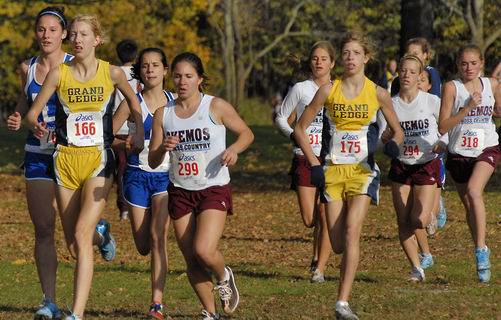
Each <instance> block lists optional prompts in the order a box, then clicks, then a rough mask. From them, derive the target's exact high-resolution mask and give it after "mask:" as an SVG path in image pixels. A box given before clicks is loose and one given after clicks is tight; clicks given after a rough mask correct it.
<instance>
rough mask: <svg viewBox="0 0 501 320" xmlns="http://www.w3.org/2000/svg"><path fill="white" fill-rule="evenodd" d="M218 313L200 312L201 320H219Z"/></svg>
mask: <svg viewBox="0 0 501 320" xmlns="http://www.w3.org/2000/svg"><path fill="white" fill-rule="evenodd" d="M220 318H221V317H220V316H219V313H210V312H209V311H207V310H202V320H219V319H220Z"/></svg>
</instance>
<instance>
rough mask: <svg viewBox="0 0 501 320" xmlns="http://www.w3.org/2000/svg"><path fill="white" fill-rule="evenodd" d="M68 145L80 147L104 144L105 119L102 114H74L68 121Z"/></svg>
mask: <svg viewBox="0 0 501 320" xmlns="http://www.w3.org/2000/svg"><path fill="white" fill-rule="evenodd" d="M66 132H67V135H68V143H69V144H72V145H74V146H78V147H90V146H98V145H102V144H103V143H104V139H103V117H102V115H101V113H100V112H78V113H72V114H70V115H69V116H68V118H67V119H66Z"/></svg>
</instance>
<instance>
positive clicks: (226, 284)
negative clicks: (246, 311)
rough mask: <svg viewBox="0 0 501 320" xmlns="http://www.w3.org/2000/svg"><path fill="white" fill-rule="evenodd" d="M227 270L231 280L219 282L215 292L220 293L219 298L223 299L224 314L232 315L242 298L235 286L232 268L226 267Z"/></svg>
mask: <svg viewBox="0 0 501 320" xmlns="http://www.w3.org/2000/svg"><path fill="white" fill-rule="evenodd" d="M225 269H226V271H227V272H228V273H229V275H230V278H229V279H228V280H225V281H222V282H219V283H218V284H217V286H216V287H215V288H214V290H218V291H219V297H220V298H221V304H222V305H223V310H224V312H226V313H232V312H233V311H235V309H236V308H237V306H238V302H240V296H239V294H238V290H237V286H236V284H235V277H234V276H233V271H231V269H230V267H225Z"/></svg>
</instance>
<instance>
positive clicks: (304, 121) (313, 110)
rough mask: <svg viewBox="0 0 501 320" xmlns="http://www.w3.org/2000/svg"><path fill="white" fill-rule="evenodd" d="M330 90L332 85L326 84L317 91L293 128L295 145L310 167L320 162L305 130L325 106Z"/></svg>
mask: <svg viewBox="0 0 501 320" xmlns="http://www.w3.org/2000/svg"><path fill="white" fill-rule="evenodd" d="M331 88H332V84H330V83H328V84H325V85H323V86H321V87H320V88H319V89H318V91H317V93H316V94H315V96H314V97H313V100H311V102H310V104H309V105H308V106H307V107H306V108H305V109H304V112H303V114H302V115H301V118H299V120H298V122H297V123H296V126H295V127H294V137H295V140H296V143H297V144H298V145H299V147H301V150H303V153H304V155H305V157H306V159H308V162H309V163H310V165H311V166H318V165H320V162H319V161H318V159H317V157H316V156H315V154H314V153H313V150H312V149H311V145H310V143H309V141H308V136H307V135H306V129H308V127H309V126H310V124H311V122H312V121H313V119H315V117H316V115H317V114H318V112H319V111H320V109H322V106H323V105H324V104H325V100H327V97H328V96H329V92H330V91H331Z"/></svg>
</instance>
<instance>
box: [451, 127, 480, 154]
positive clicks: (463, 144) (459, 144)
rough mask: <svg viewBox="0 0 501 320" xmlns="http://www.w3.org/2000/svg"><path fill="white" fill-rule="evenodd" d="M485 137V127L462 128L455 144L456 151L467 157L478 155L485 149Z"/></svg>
mask: <svg viewBox="0 0 501 320" xmlns="http://www.w3.org/2000/svg"><path fill="white" fill-rule="evenodd" d="M484 139H485V132H484V130H483V129H465V130H462V131H461V132H460V134H459V139H458V140H457V141H456V143H455V145H454V152H455V153H457V154H460V155H463V156H465V157H476V156H478V155H479V154H481V153H482V151H483V150H484V141H485V140H484Z"/></svg>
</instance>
